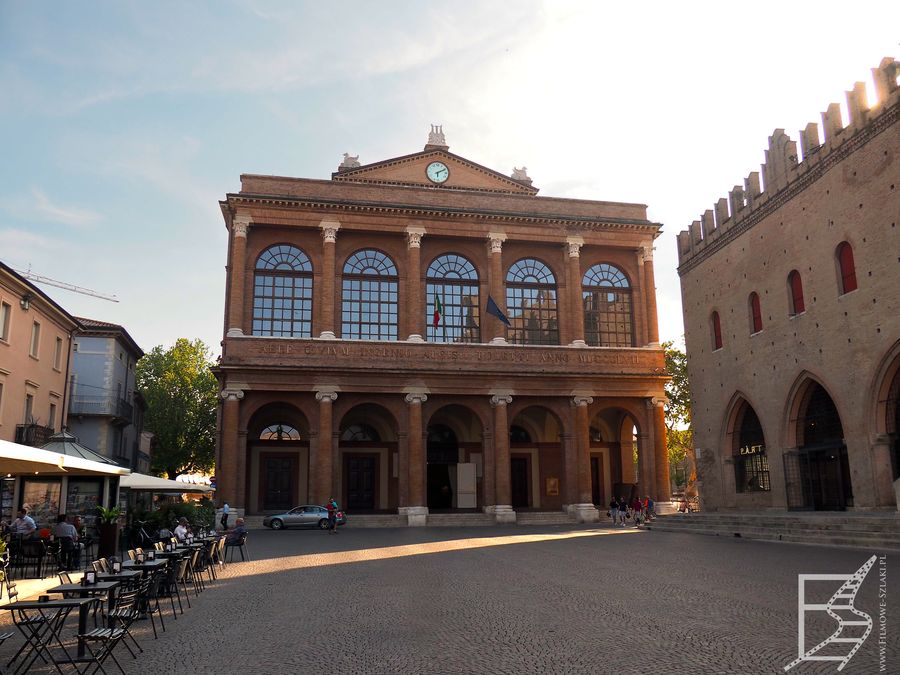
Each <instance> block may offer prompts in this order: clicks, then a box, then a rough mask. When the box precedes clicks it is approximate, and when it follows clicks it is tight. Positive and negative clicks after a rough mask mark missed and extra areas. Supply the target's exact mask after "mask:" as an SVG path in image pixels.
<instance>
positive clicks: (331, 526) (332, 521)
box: [325, 497, 338, 534]
mask: <svg viewBox="0 0 900 675" xmlns="http://www.w3.org/2000/svg"><path fill="white" fill-rule="evenodd" d="M325 508H326V509H328V534H337V510H338V505H337V502H336V501H334V497H329V498H328V502H326V504H325Z"/></svg>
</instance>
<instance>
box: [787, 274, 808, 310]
mask: <svg viewBox="0 0 900 675" xmlns="http://www.w3.org/2000/svg"><path fill="white" fill-rule="evenodd" d="M788 292H789V293H790V301H791V314H803V312H805V311H806V306H805V305H804V304H803V282H802V281H801V280H800V272H798V271H797V270H793V271H791V273H790V274H788Z"/></svg>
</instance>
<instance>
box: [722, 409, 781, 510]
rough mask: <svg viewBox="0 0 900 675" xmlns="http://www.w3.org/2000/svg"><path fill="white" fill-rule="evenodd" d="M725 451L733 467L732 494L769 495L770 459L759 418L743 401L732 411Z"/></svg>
mask: <svg viewBox="0 0 900 675" xmlns="http://www.w3.org/2000/svg"><path fill="white" fill-rule="evenodd" d="M728 437H729V441H730V442H728V443H726V447H725V450H726V451H727V452H728V453H730V456H731V460H732V464H733V466H734V491H735V492H737V493H739V494H747V493H752V492H769V491H770V490H771V485H770V482H769V457H768V454H767V452H766V439H765V435H764V434H763V428H762V423H761V422H760V421H759V416H758V415H757V414H756V411H755V410H754V409H753V406H752V405H750V404H749V403H748V402H747V401H746V400H744V399H740V400H739V401H738V403H737V405H736V406H735V407H734V413H733V415H732V418H731V423H730V424H729V427H728Z"/></svg>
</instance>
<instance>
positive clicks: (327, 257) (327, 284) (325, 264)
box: [315, 218, 341, 499]
mask: <svg viewBox="0 0 900 675" xmlns="http://www.w3.org/2000/svg"><path fill="white" fill-rule="evenodd" d="M319 227H320V228H322V275H321V277H320V278H319V293H318V294H317V295H318V297H319V300H320V301H319V302H317V303H315V304H316V305H318V308H319V327H320V329H319V339H320V340H334V339H335V332H334V303H335V292H334V283H335V276H334V275H335V272H334V264H335V263H334V257H335V252H334V249H335V246H336V245H337V233H338V230H340V229H341V224H340V223H339V222H338V221H336V220H334V219H331V218H326V219H325V220H323V221H322V222H321V223H319ZM330 436H331V434H329V437H330ZM324 498H325V499H328V495H325V497H324Z"/></svg>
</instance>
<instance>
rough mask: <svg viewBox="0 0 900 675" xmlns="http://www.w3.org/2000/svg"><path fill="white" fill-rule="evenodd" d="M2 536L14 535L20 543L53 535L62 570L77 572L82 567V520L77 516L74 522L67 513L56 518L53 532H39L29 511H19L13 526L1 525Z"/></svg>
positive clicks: (4, 523)
mask: <svg viewBox="0 0 900 675" xmlns="http://www.w3.org/2000/svg"><path fill="white" fill-rule="evenodd" d="M0 530H2V534H3V535H4V536H5V535H12V536H13V537H15V538H16V540H17V541H18V542H20V543H21V542H26V541H29V540H39V539H40V538H41V537H44V538H49V537H50V536H51V535H52V537H53V540H54V541H55V542H56V544H57V545H58V547H59V548H58V549H57V550H58V553H57V560H58V562H59V569H60V570H77V569H79V568H80V567H81V551H82V550H84V543H83V541H82V531H83V528H82V525H81V518H79V517H78V516H75V517H74V518H72V520H71V521H70V520H69V517H68V516H67V515H66V514H65V513H60V514H59V515H58V516H57V517H56V525H55V527H54V528H53V530H52V531H51V530H49V529H47V530H42V531H40V532H39V531H38V528H37V524H36V523H35V522H34V518H32V517H31V516H30V515H28V510H27V509H24V508H22V509H19V510H18V512H17V513H16V519H15V520H13V522H12V523H11V524H7V523H6V522H3V523H0Z"/></svg>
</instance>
